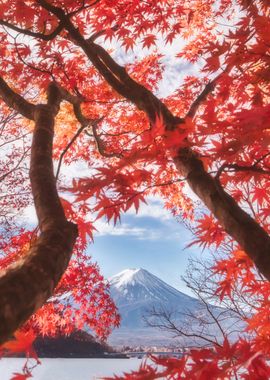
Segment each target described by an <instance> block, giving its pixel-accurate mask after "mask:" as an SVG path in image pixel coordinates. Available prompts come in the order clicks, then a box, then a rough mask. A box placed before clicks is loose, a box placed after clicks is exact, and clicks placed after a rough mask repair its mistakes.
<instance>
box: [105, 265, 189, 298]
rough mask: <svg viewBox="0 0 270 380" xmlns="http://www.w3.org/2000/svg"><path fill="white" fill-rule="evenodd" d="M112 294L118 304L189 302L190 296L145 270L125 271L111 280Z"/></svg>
mask: <svg viewBox="0 0 270 380" xmlns="http://www.w3.org/2000/svg"><path fill="white" fill-rule="evenodd" d="M109 282H110V288H111V294H112V296H113V298H114V299H115V301H116V303H118V304H119V303H121V304H123V303H130V302H132V303H133V302H142V301H144V302H146V301H152V300H159V301H160V302H164V301H169V300H171V301H172V302H173V301H174V302H177V301H179V297H180V298H181V301H182V302H184V301H186V302H188V300H189V299H190V297H189V296H187V295H186V294H183V293H181V292H179V291H178V290H176V289H175V288H173V287H171V286H170V285H168V284H166V283H165V282H164V281H162V280H161V279H159V278H158V277H156V276H155V275H153V274H151V273H150V272H148V271H147V270H145V269H142V268H138V269H125V270H123V271H122V272H120V273H118V274H116V275H115V276H113V277H111V278H110V279H109Z"/></svg>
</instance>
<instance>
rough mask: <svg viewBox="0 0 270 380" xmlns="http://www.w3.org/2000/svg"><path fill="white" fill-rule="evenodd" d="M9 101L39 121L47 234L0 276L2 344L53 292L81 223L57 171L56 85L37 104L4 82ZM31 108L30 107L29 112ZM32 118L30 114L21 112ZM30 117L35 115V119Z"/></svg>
mask: <svg viewBox="0 0 270 380" xmlns="http://www.w3.org/2000/svg"><path fill="white" fill-rule="evenodd" d="M0 86H1V89H2V92H1V90H0V94H1V96H2V98H3V100H4V101H5V102H6V103H7V104H8V105H9V106H11V107H13V108H14V109H16V110H18V111H19V112H21V111H24V110H25V109H27V112H28V114H29V116H31V119H33V120H34V121H35V129H34V133H33V142H32V150H31V164H30V180H31V186H32V192H33V196H34V203H35V208H36V212H37V216H38V221H39V226H40V230H41V234H40V236H39V238H38V239H37V241H36V242H35V243H34V244H33V246H32V247H31V248H30V250H29V252H28V253H27V254H26V255H25V257H24V258H22V259H21V260H20V261H18V262H16V263H15V264H13V265H12V266H10V267H8V268H7V269H6V270H5V271H2V273H1V274H0V343H2V342H4V341H5V340H6V339H7V338H9V337H10V336H11V335H12V334H13V333H14V331H15V330H16V329H17V328H18V327H20V326H21V325H22V324H23V323H24V322H25V321H26V320H27V319H28V318H29V317H30V316H31V315H32V314H33V313H34V312H35V311H36V310H37V309H38V308H39V307H41V306H42V305H43V304H44V303H45V302H46V300H47V299H48V298H49V297H50V296H51V295H52V294H53V290H54V288H55V287H56V285H57V283H58V282H59V280H60V278H61V276H62V274H63V273H64V271H65V270H66V268H67V265H68V263H69V260H70V257H71V254H72V249H73V246H74V243H75V241H76V237H77V227H76V225H74V224H73V223H70V222H68V221H67V219H66V217H65V214H64V210H63V208H62V206H61V203H60V200H59V197H58V194H57V189H56V180H55V177H54V174H53V162H52V147H53V135H54V118H55V116H56V114H57V112H58V109H59V103H60V101H61V97H60V94H59V91H58V89H57V87H56V86H54V85H52V86H50V88H49V91H48V104H46V105H37V106H34V105H31V104H30V103H27V102H26V101H24V100H23V99H22V98H21V97H20V95H18V94H15V93H13V92H12V90H11V89H10V88H9V87H8V86H7V84H6V83H5V82H4V83H3V80H1V81H0ZM29 110H30V111H29ZM21 113H22V114H24V115H25V116H26V112H24V113H23V112H21ZM29 118H30V117H29Z"/></svg>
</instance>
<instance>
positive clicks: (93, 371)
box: [0, 358, 141, 380]
mask: <svg viewBox="0 0 270 380" xmlns="http://www.w3.org/2000/svg"><path fill="white" fill-rule="evenodd" d="M41 360H42V364H41V365H39V366H38V367H37V368H35V369H34V371H33V375H34V377H33V380H97V379H102V378H103V377H104V376H112V375H113V374H117V375H121V374H122V373H123V372H126V371H130V370H135V369H138V368H139V366H140V364H141V359H134V358H132V359H41ZM24 363H25V360H24V359H1V360H0V379H1V380H10V378H11V377H12V376H11V375H12V373H13V372H21V369H22V366H23V365H24Z"/></svg>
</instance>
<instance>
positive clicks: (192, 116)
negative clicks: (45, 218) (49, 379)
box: [0, 0, 270, 379]
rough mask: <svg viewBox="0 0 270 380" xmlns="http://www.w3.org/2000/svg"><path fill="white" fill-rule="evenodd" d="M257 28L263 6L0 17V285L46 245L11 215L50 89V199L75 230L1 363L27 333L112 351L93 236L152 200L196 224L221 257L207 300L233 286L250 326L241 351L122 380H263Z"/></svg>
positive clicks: (264, 0) (24, 194)
mask: <svg viewBox="0 0 270 380" xmlns="http://www.w3.org/2000/svg"><path fill="white" fill-rule="evenodd" d="M269 18H270V13H269V3H268V0H254V1H248V0H236V1H232V0H220V1H219V2H216V1H215V0H209V1H202V0H185V1H181V2H179V1H176V0H171V1H169V0H167V1H164V0H147V1H143V2H142V1H140V0H133V1H129V0H121V1H111V0H99V1H91V0H85V1H83V2H81V1H79V0H53V1H48V0H27V1H21V0H10V1H8V2H2V3H1V4H0V41H1V44H0V55H1V65H0V76H1V78H0V79H1V81H0V97H1V103H0V107H1V114H0V117H1V124H0V139H1V142H0V146H1V149H2V151H1V155H0V163H1V165H0V181H1V190H2V194H1V197H0V205H1V215H0V221H1V229H0V236H1V243H0V244H1V250H2V253H3V254H2V256H1V261H0V266H1V269H2V273H3V275H2V277H4V276H5V273H9V271H12V270H11V269H10V268H13V266H14V265H16V263H18V262H20V261H22V262H24V260H25V258H26V257H27V255H28V252H29V249H30V250H31V248H32V247H33V246H35V244H36V242H38V239H39V236H40V235H42V231H41V233H40V231H39V230H38V229H34V228H35V226H33V225H31V226H29V224H28V223H24V224H25V225H24V226H22V220H23V219H22V218H20V217H18V215H19V214H20V215H24V216H25V215H26V210H27V209H28V210H29V207H31V206H32V205H33V201H32V196H31V187H30V182H29V178H28V168H29V155H30V147H31V136H32V133H33V124H34V123H33V121H36V120H35V117H34V116H33V112H32V110H33V107H34V109H35V112H36V111H37V110H40V108H37V107H36V105H37V104H40V103H43V104H44V102H45V99H46V91H47V89H48V87H49V84H50V83H52V82H53V83H54V85H55V86H56V87H57V88H58V90H59V89H60V90H59V92H60V93H61V97H62V98H61V101H62V100H63V99H64V102H62V103H61V105H60V103H59V106H60V109H59V110H58V109H57V111H56V113H54V121H55V137H54V146H53V159H54V160H55V162H58V165H56V166H58V170H57V177H58V178H57V181H58V189H59V192H60V193H61V194H60V196H61V203H62V206H63V207H64V210H65V215H66V218H67V219H68V220H70V221H72V222H73V223H76V224H77V225H78V230H79V237H78V239H77V242H76V245H75V248H74V253H73V256H72V259H71V261H70V264H69V267H68V269H67V271H66V272H65V274H64V276H63V277H62V278H61V281H60V282H59V283H58V285H57V287H56V289H55V293H54V295H53V297H51V298H49V299H48V302H47V303H46V304H45V305H44V306H43V307H42V308H41V309H39V310H37V311H36V313H35V314H34V315H33V316H32V317H31V319H30V320H29V321H28V322H27V323H26V324H25V325H24V328H23V329H24V331H27V329H28V333H27V332H26V335H25V337H26V338H23V337H22V336H21V337H20V339H17V340H15V341H13V342H11V343H5V345H6V346H5V347H6V348H9V349H11V350H13V351H16V350H19V349H24V350H26V351H27V350H28V351H29V350H30V340H29V339H28V338H29V334H30V331H35V333H39V334H49V335H53V334H57V333H58V332H59V331H64V332H66V333H68V332H70V331H71V330H72V329H73V328H75V327H76V328H78V327H83V326H84V325H87V326H89V327H90V328H92V329H93V330H95V331H96V333H97V334H98V335H99V336H100V337H102V338H105V337H106V336H108V334H109V333H110V331H111V329H112V328H113V327H114V326H117V325H118V323H119V317H118V315H117V311H116V309H115V306H114V305H113V303H112V301H111V300H110V298H109V295H108V288H107V285H106V284H105V283H104V281H103V278H102V276H101V275H100V273H99V269H98V266H97V265H96V264H94V263H92V262H91V259H90V256H89V253H88V246H89V243H90V242H91V241H92V240H93V232H94V231H95V221H96V220H97V219H99V218H103V217H105V218H106V219H107V220H108V221H112V222H114V223H116V222H117V221H119V220H120V218H121V214H122V213H123V212H125V211H127V210H128V209H129V208H130V207H134V208H135V209H136V211H137V210H138V209H139V207H140V204H141V202H146V197H147V196H148V195H158V196H160V197H162V198H163V199H164V203H165V206H166V207H167V208H168V209H170V210H171V211H172V213H173V215H176V216H178V217H179V216H181V217H182V218H183V219H185V220H186V221H188V223H189V222H190V223H194V221H195V230H194V231H195V234H196V238H195V240H194V242H193V243H191V244H198V245H199V246H202V247H213V248H214V249H216V248H219V247H221V246H223V245H226V246H227V247H230V248H231V255H230V257H229V258H226V260H224V259H221V260H219V258H218V256H217V259H216V264H215V265H214V267H213V271H214V273H218V274H220V275H221V277H222V279H221V281H220V282H219V283H218V284H217V285H216V294H219V295H220V298H221V299H222V298H223V297H225V296H232V294H233V293H232V292H231V290H232V288H233V287H234V286H235V284H236V282H237V283H238V285H240V287H241V289H242V292H245V294H250V295H252V297H253V299H256V313H254V314H253V315H252V316H250V318H249V320H248V321H247V322H248V329H249V331H250V333H251V338H250V340H249V341H245V340H244V339H240V340H239V341H238V342H235V343H229V342H227V341H226V340H225V341H224V344H223V347H222V348H219V347H213V348H212V349H207V350H201V351H200V350H197V351H191V352H190V353H189V354H188V355H187V356H186V357H184V358H182V359H179V360H174V359H168V360H165V361H164V360H161V359H156V358H152V361H153V362H154V364H159V365H161V366H162V367H163V368H164V369H162V370H161V373H159V370H157V369H155V368H154V367H153V366H152V365H150V364H148V363H147V364H145V365H144V366H142V367H141V368H140V370H139V371H138V372H137V373H133V374H129V375H126V377H123V378H126V379H133V378H134V379H135V378H136V379H155V378H158V376H162V375H164V376H166V377H167V378H168V379H170V378H183V379H185V378H186V379H206V378H207V379H225V378H233V377H234V376H235V377H236V376H237V378H239V379H240V378H242V379H267V378H269V376H270V375H269V367H268V364H267V360H268V358H269V354H270V339H269V336H270V335H269V331H270V324H269V317H268V315H269V296H270V285H269V282H268V281H267V280H266V279H265V277H266V278H267V279H268V280H269V279H270V274H269V273H270V262H269V250H270V248H269V247H270V243H269V236H268V234H269V232H270V219H269V217H270V207H269V202H270V195H269V189H270V180H269V175H270V155H269V142H270V137H269V130H270V126H269V120H270V119H269V98H270V75H269V63H270V48H269V44H270V37H269V21H270V20H269ZM108 43H110V46H109V53H108V52H107V50H105V49H104V48H103V46H108V45H107V44H108ZM170 44H173V49H175V62H176V63H177V64H179V65H180V66H179V67H180V68H181V67H182V68H183V71H184V67H185V65H187V69H186V70H185V72H184V73H182V72H181V73H180V70H179V72H177V75H178V78H176V79H175V81H177V83H175V86H174V88H173V89H172V91H167V93H165V94H164V99H162V101H161V100H160V99H158V98H157V97H156V96H155V95H154V94H157V93H158V90H159V83H160V81H161V80H162V79H163V78H164V76H166V75H167V74H166V69H167V66H168V64H169V63H168V60H167V61H166V59H164V57H163V56H162V54H164V53H165V52H164V49H163V48H161V49H160V47H161V46H164V45H165V46H166V48H167V46H168V45H170ZM159 49H160V51H159ZM134 51H135V53H134ZM118 53H120V54H118ZM125 54H126V58H125V59H124V60H123V62H125V67H121V66H119V64H118V63H117V60H118V59H119V60H120V57H121V56H124V55H125ZM181 65H182V66H181ZM18 94H19V97H18ZM48 103H49V101H48ZM2 152H3V153H2ZM45 161H46V160H45ZM76 165H77V166H76ZM69 167H70V168H73V169H74V170H73V172H74V171H75V172H76V175H75V176H74V177H75V178H72V177H71V176H69V170H68V169H69ZM82 168H83V169H85V170H84V173H86V174H81V173H80V170H82ZM64 169H65V170H64ZM186 183H188V184H189V185H190V186H191V188H192V190H193V191H194V192H195V193H196V195H197V196H198V197H199V198H200V200H201V201H202V204H203V206H205V208H204V209H203V213H201V212H197V200H196V199H194V197H193V196H190V192H189V191H187V186H185V184H186ZM24 220H25V219H24ZM40 226H41V227H42V223H40ZM250 226H252V227H250ZM41 230H42V228H41ZM253 234H254V239H252V236H253ZM89 250H90V251H91V246H90V249H89ZM254 264H255V265H254ZM256 268H258V270H259V272H261V274H258V271H257V269H256ZM264 276H265V277H264ZM66 294H69V295H71V296H72V298H73V300H75V303H76V304H78V305H80V307H78V308H74V307H72V305H71V304H69V305H67V307H64V306H63V304H62V303H61V302H59V299H60V297H63V296H65V295H66ZM0 306H1V305H0ZM39 306H40V305H39ZM20 323H21V322H20ZM18 334H20V333H17V336H16V338H18ZM27 334H28V335H27ZM27 337H28V338H27ZM31 339H32V338H31ZM30 376H31V375H30V374H29V373H27V371H26V372H25V374H21V375H20V374H15V377H14V379H20V378H21V379H26V378H28V377H30ZM180 376H181V377H180Z"/></svg>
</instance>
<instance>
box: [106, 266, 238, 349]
mask: <svg viewBox="0 0 270 380" xmlns="http://www.w3.org/2000/svg"><path fill="white" fill-rule="evenodd" d="M109 283H110V293H111V296H112V298H113V300H114V302H115V303H116V306H117V307H118V311H119V313H120V315H121V325H120V328H119V329H117V330H115V331H114V332H113V333H112V335H111V337H110V338H109V343H110V344H111V345H114V346H123V345H129V346H135V345H136V346H138V345H144V346H147V345H149V346H153V345H157V346H159V345H163V346H164V345H168V344H169V345H173V344H174V343H175V344H179V342H180V343H181V344H190V343H191V342H190V341H189V340H186V339H185V343H184V341H183V338H181V337H179V338H177V341H175V339H174V340H173V338H172V335H171V334H169V333H168V332H167V331H160V330H157V329H154V328H152V327H149V326H147V325H146V323H145V320H144V315H145V314H146V313H147V310H150V309H151V308H153V307H154V308H156V309H160V308H162V310H168V311H173V312H174V313H175V315H177V317H176V323H177V325H178V326H179V327H181V326H183V325H185V326H188V325H189V324H190V323H193V324H194V320H190V319H189V317H188V314H190V313H191V314H193V315H196V316H198V317H199V318H198V320H199V319H200V320H206V321H208V318H209V316H208V313H207V311H206V308H205V305H204V304H203V303H202V302H201V301H199V300H198V299H196V298H193V297H190V296H188V295H187V294H184V293H182V292H180V291H178V290H177V289H175V288H173V287H171V286H170V285H168V284H166V283H165V282H164V281H162V280H161V279H159V278H158V277H156V276H155V275H153V274H151V273H150V272H148V271H147V270H145V269H142V268H140V269H126V270H124V271H122V272H120V273H118V274H116V275H115V276H113V277H111V278H109ZM208 307H209V308H210V310H211V312H212V313H213V315H216V316H217V315H219V314H220V313H225V314H226V309H222V308H220V307H216V306H212V305H208ZM223 320H224V321H225V322H224V323H225V324H226V326H225V327H228V326H229V325H231V324H234V325H235V323H237V321H235V320H234V318H233V316H232V314H231V313H229V314H228V315H227V316H225V318H223ZM195 323H198V322H195ZM197 327H198V329H200V328H201V326H199V325H198V326H197ZM192 329H193V331H194V329H195V330H196V326H194V325H193V326H192ZM209 333H210V334H211V335H212V336H215V337H217V339H218V337H219V336H220V335H221V331H220V330H219V329H218V328H217V326H212V327H210V330H209ZM220 338H221V337H220ZM193 343H194V342H193Z"/></svg>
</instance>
